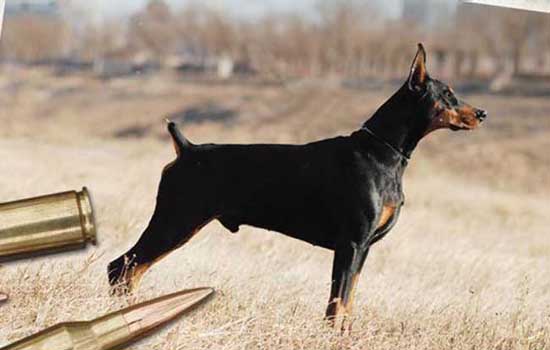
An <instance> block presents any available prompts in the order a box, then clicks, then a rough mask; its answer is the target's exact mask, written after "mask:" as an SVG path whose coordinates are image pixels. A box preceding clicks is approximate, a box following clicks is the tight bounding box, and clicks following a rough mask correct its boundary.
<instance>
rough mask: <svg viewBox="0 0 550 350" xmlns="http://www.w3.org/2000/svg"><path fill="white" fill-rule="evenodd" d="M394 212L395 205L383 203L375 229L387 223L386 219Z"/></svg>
mask: <svg viewBox="0 0 550 350" xmlns="http://www.w3.org/2000/svg"><path fill="white" fill-rule="evenodd" d="M394 213H395V207H392V206H389V205H384V208H382V215H380V220H379V221H378V225H377V226H376V229H379V228H380V227H382V226H384V225H385V224H387V223H388V221H389V220H390V219H391V218H392V216H393V214H394Z"/></svg>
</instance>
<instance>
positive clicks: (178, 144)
mask: <svg viewBox="0 0 550 350" xmlns="http://www.w3.org/2000/svg"><path fill="white" fill-rule="evenodd" d="M166 123H167V128H168V132H169V133H170V136H171V137H172V142H173V144H174V149H175V150H176V153H177V155H178V157H179V156H180V155H181V154H182V153H183V152H184V151H185V150H186V149H188V148H190V147H191V142H189V140H187V139H186V138H185V136H183V135H182V134H181V132H180V131H179V129H178V127H177V126H176V123H174V122H173V121H171V120H169V119H166Z"/></svg>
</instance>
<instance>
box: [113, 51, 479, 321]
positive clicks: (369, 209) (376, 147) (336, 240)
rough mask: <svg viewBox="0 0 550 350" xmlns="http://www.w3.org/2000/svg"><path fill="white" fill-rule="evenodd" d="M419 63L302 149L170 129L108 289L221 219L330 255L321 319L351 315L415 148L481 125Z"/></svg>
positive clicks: (396, 208) (475, 113)
mask: <svg viewBox="0 0 550 350" xmlns="http://www.w3.org/2000/svg"><path fill="white" fill-rule="evenodd" d="M424 62H425V53H424V50H423V48H422V47H421V46H419V51H418V53H417V56H416V57H415V60H414V62H413V66H412V68H411V74H410V76H409V78H408V80H407V82H406V83H405V85H404V86H403V87H402V88H401V89H399V90H398V91H397V92H396V93H395V94H394V95H393V96H392V97H391V98H390V99H389V100H388V101H387V102H386V103H385V104H384V105H383V106H382V107H381V108H380V109H379V110H378V111H377V112H376V113H375V114H374V115H373V117H372V118H370V119H369V120H368V121H367V122H366V123H365V124H364V126H363V127H362V128H361V129H360V130H358V131H356V132H354V133H352V134H351V135H350V136H346V137H336V138H332V139H327V140H323V141H318V142H313V143H309V144H306V145H269V144H266V145H214V144H204V145H193V144H191V143H190V142H189V141H188V140H186V139H185V138H184V137H183V136H182V135H181V134H180V133H179V131H178V130H177V128H176V126H175V125H174V124H173V123H170V124H169V131H170V133H171V135H172V137H173V140H174V143H175V147H176V150H177V152H178V158H177V160H176V161H174V162H173V163H171V164H169V165H168V166H167V167H166V168H165V170H164V172H163V175H162V180H161V183H160V186H159V191H158V197H157V206H156V208H155V212H154V214H153V217H152V219H151V221H150V223H149V226H148V227H147V229H146V230H145V232H144V233H143V235H142V236H141V238H140V239H139V241H138V242H137V244H136V245H135V246H134V247H133V248H132V249H130V250H129V251H128V252H127V253H126V254H125V255H123V256H121V257H120V258H119V259H117V260H115V261H113V263H111V265H110V267H109V270H110V271H109V278H110V280H111V282H112V283H117V282H120V281H123V282H126V283H129V282H131V280H132V279H133V278H138V277H139V275H141V274H142V273H143V271H145V269H146V268H147V267H148V266H150V265H151V264H152V263H153V262H154V261H156V260H158V259H160V258H161V257H162V256H164V255H165V254H167V253H169V252H171V251H172V250H174V249H176V248H178V247H180V246H181V245H183V244H184V243H185V242H186V241H188V240H189V239H190V238H191V237H192V236H193V234H195V233H196V232H197V231H198V230H199V229H200V228H201V227H202V226H204V225H205V224H207V223H208V222H210V221H211V220H214V219H217V220H219V221H220V222H221V223H222V224H223V226H225V227H226V228H227V229H229V230H230V231H232V232H236V231H238V229H239V226H240V225H243V224H247V225H252V226H256V227H261V228H265V229H268V230H273V231H278V232H281V233H283V234H286V235H288V236H291V237H294V238H297V239H300V240H303V241H306V242H309V243H311V244H314V245H318V246H322V247H325V248H328V249H332V250H334V251H335V258H334V267H333V273H332V291H331V296H330V301H329V302H330V303H329V307H328V309H327V316H328V317H334V316H336V315H338V314H346V313H347V312H349V311H350V309H351V303H352V297H353V288H354V286H355V283H356V282H357V278H358V275H359V273H360V270H361V268H362V266H363V264H364V261H365V259H366V256H367V254H368V251H369V249H370V247H371V246H372V244H373V243H375V242H377V241H378V240H380V239H381V238H382V237H384V235H385V234H387V232H388V231H389V230H390V229H391V228H392V227H393V226H394V224H395V222H396V221H397V218H398V217H399V213H400V209H401V206H402V205H403V202H404V195H403V191H402V176H403V172H404V170H405V168H406V166H407V163H408V158H409V156H410V155H411V153H412V151H413V150H414V148H415V147H416V145H417V143H418V142H419V141H420V139H421V138H422V137H423V136H425V135H426V134H427V133H429V132H430V131H432V130H434V129H437V128H443V127H447V128H453V129H473V128H475V127H476V126H477V125H478V124H479V123H480V122H481V120H483V119H484V118H485V116H486V114H485V112H483V111H481V110H477V109H474V108H472V107H470V106H468V105H466V104H464V103H463V102H460V101H458V100H457V99H456V97H455V96H454V94H453V93H452V91H451V90H450V88H448V87H447V86H446V85H444V84H443V83H441V82H439V81H437V80H433V79H431V78H430V77H429V76H428V75H427V73H426V70H425V65H424ZM128 261H131V265H130V266H129V270H128V271H126V270H125V264H127V263H128Z"/></svg>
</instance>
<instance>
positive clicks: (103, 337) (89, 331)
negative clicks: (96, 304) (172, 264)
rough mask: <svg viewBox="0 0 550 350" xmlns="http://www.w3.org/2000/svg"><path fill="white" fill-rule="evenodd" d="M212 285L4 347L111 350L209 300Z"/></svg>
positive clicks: (56, 328) (60, 327) (19, 349)
mask: <svg viewBox="0 0 550 350" xmlns="http://www.w3.org/2000/svg"><path fill="white" fill-rule="evenodd" d="M213 293H214V290H213V289H212V288H197V289H191V290H186V291H182V292H179V293H175V294H171V295H167V296H164V297H161V298H158V299H154V300H151V301H148V302H145V303H142V304H138V305H135V306H132V307H130V308H127V309H124V310H121V311H117V312H114V313H112V314H109V315H107V316H103V317H100V318H98V319H95V320H93V321H88V322H71V323H62V324H59V325H57V326H53V327H51V328H48V329H46V330H44V331H42V332H40V333H37V334H35V335H32V336H30V337H28V338H25V339H23V340H20V341H18V342H16V343H13V344H11V345H8V346H6V347H3V348H1V349H0V350H107V349H113V348H118V347H119V346H121V345H126V344H128V343H130V342H133V341H135V340H137V339H139V338H141V337H142V336H143V335H145V334H146V333H148V332H150V331H152V330H154V329H156V328H158V327H159V326H161V325H163V324H165V323H167V322H169V321H171V320H173V319H174V318H176V317H178V316H180V315H182V314H184V313H185V312H187V311H190V310H191V309H193V308H194V307H196V306H198V305H200V304H202V303H204V302H206V301H207V300H209V299H210V297H211V296H212V295H213Z"/></svg>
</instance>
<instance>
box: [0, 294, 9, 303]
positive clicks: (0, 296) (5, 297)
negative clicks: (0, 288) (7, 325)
mask: <svg viewBox="0 0 550 350" xmlns="http://www.w3.org/2000/svg"><path fill="white" fill-rule="evenodd" d="M6 301H8V295H7V294H4V293H2V292H0V304H2V303H4V302H6Z"/></svg>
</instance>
